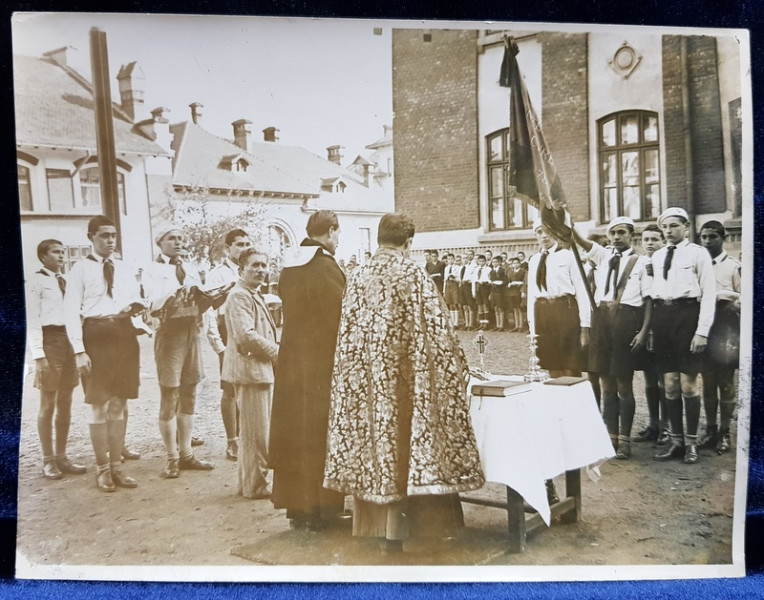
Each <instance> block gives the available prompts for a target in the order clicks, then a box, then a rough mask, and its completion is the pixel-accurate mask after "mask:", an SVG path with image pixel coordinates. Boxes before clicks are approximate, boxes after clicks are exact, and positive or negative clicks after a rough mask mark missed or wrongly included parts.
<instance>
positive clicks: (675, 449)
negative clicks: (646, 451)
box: [653, 444, 684, 460]
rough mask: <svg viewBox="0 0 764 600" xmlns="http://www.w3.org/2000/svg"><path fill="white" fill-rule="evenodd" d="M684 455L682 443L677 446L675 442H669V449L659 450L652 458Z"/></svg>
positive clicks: (671, 457) (663, 458) (669, 457)
mask: <svg viewBox="0 0 764 600" xmlns="http://www.w3.org/2000/svg"><path fill="white" fill-rule="evenodd" d="M683 457H684V445H681V446H677V445H676V444H671V446H669V449H668V450H666V451H665V452H660V453H658V454H655V455H654V456H653V459H654V460H671V459H674V458H677V459H678V458H683Z"/></svg>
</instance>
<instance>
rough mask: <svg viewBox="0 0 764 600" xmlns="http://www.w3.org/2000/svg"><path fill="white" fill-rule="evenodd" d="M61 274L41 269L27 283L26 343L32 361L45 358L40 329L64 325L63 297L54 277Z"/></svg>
mask: <svg viewBox="0 0 764 600" xmlns="http://www.w3.org/2000/svg"><path fill="white" fill-rule="evenodd" d="M57 275H59V276H61V277H63V275H61V273H54V272H53V271H51V270H49V269H46V268H45V267H43V268H41V269H40V270H39V271H35V272H34V273H33V274H32V276H31V277H30V278H29V280H28V281H27V342H28V344H29V349H30V351H31V352H32V359H33V360H37V359H38V358H45V352H44V351H43V349H42V328H43V327H45V326H47V325H59V326H60V325H64V324H65V320H64V295H63V294H62V293H61V288H60V287H59V286H58V279H57V278H56V276H57Z"/></svg>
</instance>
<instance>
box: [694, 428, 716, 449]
mask: <svg viewBox="0 0 764 600" xmlns="http://www.w3.org/2000/svg"><path fill="white" fill-rule="evenodd" d="M718 441H719V430H718V428H717V427H716V426H715V425H711V426H709V427H708V428H706V432H705V433H704V434H703V437H702V438H700V440H699V441H698V448H700V449H701V450H711V449H712V448H716V444H717V442H718Z"/></svg>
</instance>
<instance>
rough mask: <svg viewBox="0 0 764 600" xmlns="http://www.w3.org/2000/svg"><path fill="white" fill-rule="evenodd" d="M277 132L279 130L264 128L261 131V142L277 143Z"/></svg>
mask: <svg viewBox="0 0 764 600" xmlns="http://www.w3.org/2000/svg"><path fill="white" fill-rule="evenodd" d="M278 132H279V130H278V129H276V128H275V127H266V128H265V129H263V140H264V141H266V142H278V141H279V136H278Z"/></svg>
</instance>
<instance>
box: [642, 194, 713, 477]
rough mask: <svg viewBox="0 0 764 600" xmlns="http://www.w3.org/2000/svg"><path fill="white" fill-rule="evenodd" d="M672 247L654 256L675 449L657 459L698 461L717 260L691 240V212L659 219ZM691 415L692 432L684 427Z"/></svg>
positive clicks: (658, 356) (658, 339)
mask: <svg viewBox="0 0 764 600" xmlns="http://www.w3.org/2000/svg"><path fill="white" fill-rule="evenodd" d="M658 226H659V227H660V228H661V231H663V235H664V236H665V237H666V246H664V247H663V248H660V249H659V250H657V251H656V252H655V253H654V254H653V256H652V257H651V260H652V264H653V293H652V295H653V304H654V308H653V323H652V329H653V335H654V344H655V361H656V364H657V365H658V370H659V371H660V372H661V373H663V381H664V385H665V392H666V405H667V408H668V414H669V421H670V423H671V445H670V446H669V447H668V449H667V450H666V451H664V452H661V453H659V454H656V455H655V456H654V458H655V460H670V459H675V458H679V459H682V458H683V459H684V462H685V463H687V464H695V463H697V462H698V446H697V443H698V422H699V420H700V396H699V388H698V373H699V372H700V370H701V368H702V367H703V351H704V350H705V349H706V344H707V340H708V333H709V331H710V329H711V325H712V324H713V322H714V311H715V305H716V281H715V279H714V271H713V265H712V264H711V256H710V255H709V253H708V251H706V250H705V249H704V248H702V247H700V246H698V245H697V244H693V243H691V242H689V241H688V240H687V235H688V233H689V230H690V222H689V217H688V215H687V212H686V211H685V210H684V209H682V208H678V207H670V208H667V209H666V210H665V211H663V213H661V215H660V216H659V217H658ZM683 409H684V415H685V416H686V421H687V423H686V425H687V426H686V428H685V427H684V417H683Z"/></svg>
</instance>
